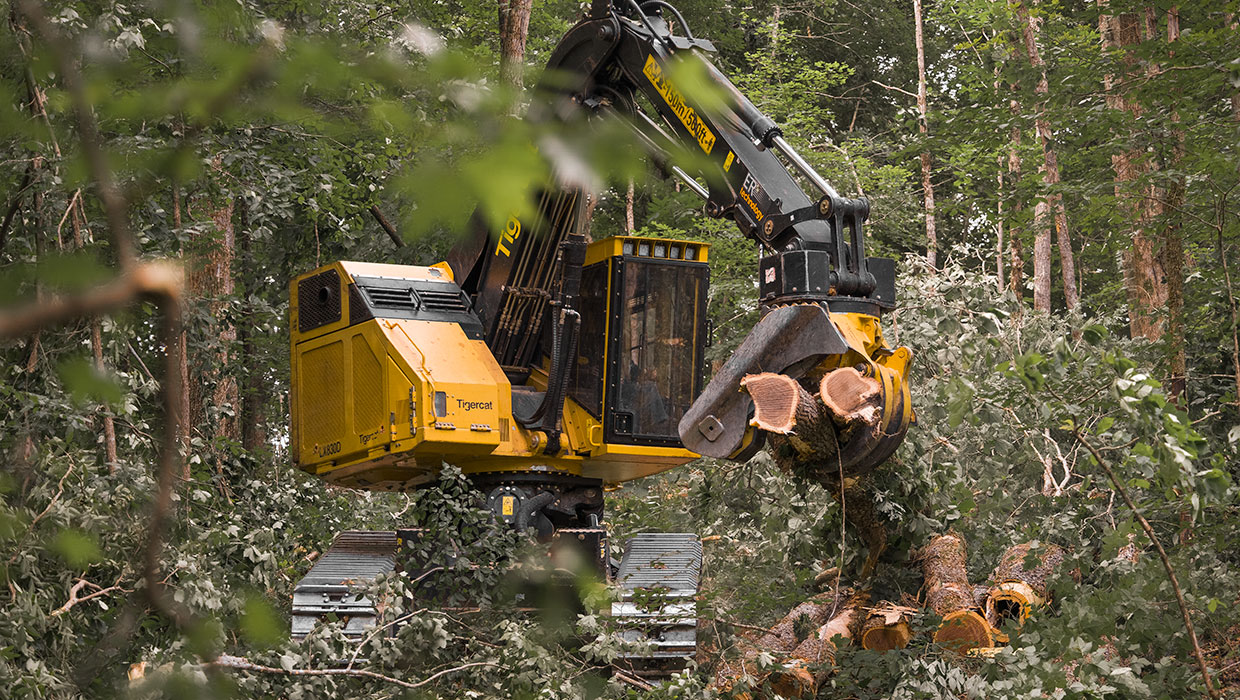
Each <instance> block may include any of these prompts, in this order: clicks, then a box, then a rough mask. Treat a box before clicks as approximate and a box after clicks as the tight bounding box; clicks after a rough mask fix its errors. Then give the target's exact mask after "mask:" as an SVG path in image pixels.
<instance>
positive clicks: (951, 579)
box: [920, 532, 995, 653]
mask: <svg viewBox="0 0 1240 700" xmlns="http://www.w3.org/2000/svg"><path fill="white" fill-rule="evenodd" d="M920 557H921V567H922V573H923V574H924V576H925V587H926V606H927V607H929V608H930V609H931V610H933V611H934V612H935V613H936V614H938V615H940V616H941V617H942V618H943V622H942V624H940V625H939V628H938V629H937V630H935V632H934V641H935V642H937V643H939V644H942V645H944V646H946V647H948V648H950V649H953V650H955V651H957V652H959V653H965V652H967V651H968V650H970V649H975V648H979V647H992V646H994V645H995V638H994V634H993V633H992V631H991V628H990V625H989V624H987V623H986V618H984V617H982V615H981V613H980V612H979V611H978V610H977V608H976V607H975V603H974V596H973V586H971V585H969V572H968V570H967V569H966V568H965V562H966V561H967V555H966V553H965V547H964V539H963V538H961V537H960V535H957V534H956V533H954V532H949V533H947V534H945V535H939V536H938V537H935V538H934V539H932V540H930V542H929V544H927V545H926V546H925V547H923V548H922V550H921V554H920Z"/></svg>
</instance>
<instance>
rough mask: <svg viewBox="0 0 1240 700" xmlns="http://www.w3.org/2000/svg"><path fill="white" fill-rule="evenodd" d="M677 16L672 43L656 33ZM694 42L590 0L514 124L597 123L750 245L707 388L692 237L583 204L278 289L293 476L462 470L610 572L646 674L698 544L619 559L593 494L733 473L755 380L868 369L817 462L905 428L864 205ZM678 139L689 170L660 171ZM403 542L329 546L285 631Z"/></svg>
mask: <svg viewBox="0 0 1240 700" xmlns="http://www.w3.org/2000/svg"><path fill="white" fill-rule="evenodd" d="M670 18H674V19H675V24H676V26H677V27H678V30H679V32H682V33H683V34H681V33H677V34H673V33H672V32H671V31H670V29H669V19H670ZM713 51H714V47H713V46H712V45H711V43H710V42H709V41H707V40H705V39H701V38H697V37H695V36H693V34H692V33H691V31H690V29H689V26H688V24H687V23H686V22H685V21H684V18H683V17H681V16H680V13H679V12H678V11H677V10H676V9H675V8H673V7H672V6H671V5H669V4H668V3H666V2H662V1H661V0H651V1H648V2H643V3H641V4H640V5H639V4H638V2H636V1H635V0H594V2H593V5H592V7H591V9H590V11H589V13H588V14H587V16H586V17H585V18H584V19H583V20H582V21H581V22H579V23H578V24H577V25H576V26H575V27H573V28H572V29H571V30H570V31H569V32H568V34H567V35H566V36H565V37H564V38H563V40H562V41H561V42H560V44H559V45H558V47H557V48H556V50H555V52H554V53H553V54H552V56H551V59H550V62H549V65H548V67H547V71H548V75H549V76H554V78H548V79H545V80H544V81H542V84H541V85H540V86H539V87H538V89H537V91H536V93H535V94H536V98H535V105H534V108H532V110H531V112H532V114H536V115H545V116H542V117H539V116H534V117H532V118H544V119H554V118H557V115H558V116H559V117H561V118H562V116H563V115H565V114H576V115H580V114H582V113H585V114H600V115H604V114H608V113H611V114H614V115H616V116H617V117H619V118H620V119H622V120H624V122H625V123H627V124H628V125H629V126H630V127H631V128H632V130H633V132H634V134H635V136H636V138H637V140H638V141H639V142H640V143H641V144H643V145H644V147H645V148H646V149H647V151H648V156H649V157H650V158H651V160H652V161H653V162H654V163H655V164H656V165H657V166H658V167H659V168H660V170H661V171H662V172H664V173H665V174H666V175H667V176H675V177H678V178H680V179H681V180H682V181H683V183H684V185H685V186H687V187H688V188H689V189H690V190H692V191H693V192H695V193H697V194H698V195H700V196H701V197H702V199H703V200H705V212H706V213H707V214H708V215H710V216H712V217H722V218H728V219H731V220H732V221H733V222H735V223H736V225H737V226H738V227H739V228H740V230H741V231H742V232H743V233H744V234H745V235H746V236H748V237H750V238H752V239H754V240H755V241H757V242H758V243H760V244H761V249H762V254H761V258H760V262H759V269H758V289H759V294H760V301H761V306H762V312H763V315H762V318H761V320H760V321H759V323H758V324H757V325H756V326H755V327H754V328H753V329H752V331H751V332H750V333H749V335H748V336H747V337H746V338H745V340H744V341H743V342H742V343H741V345H740V346H739V348H738V349H737V350H736V352H735V353H734V354H733V355H732V356H731V357H730V359H728V360H727V362H726V363H725V364H724V365H723V366H722V368H721V369H720V370H719V371H718V372H716V374H715V376H714V377H713V378H712V379H711V380H710V381H709V382H708V383H707V382H705V370H706V367H705V363H704V360H703V353H704V350H705V348H706V345H707V342H708V337H707V336H708V324H707V317H706V305H707V297H708V293H707V292H708V284H709V275H710V268H709V263H710V250H709V245H708V244H707V243H702V242H696V241H688V240H667V239H652V238H644V237H635V236H615V237H611V238H605V239H601V240H596V241H594V242H592V243H587V241H586V238H585V237H584V236H583V235H582V234H581V233H580V230H581V225H582V221H583V209H584V207H583V205H584V200H585V196H584V195H583V193H582V192H580V191H578V190H575V189H572V188H569V187H563V186H557V185H552V186H549V187H548V188H547V189H546V190H545V191H544V193H543V195H542V196H541V199H540V202H539V209H538V213H537V216H533V217H527V219H525V220H518V219H516V218H513V219H511V220H509V221H508V223H507V226H506V227H505V228H504V230H502V231H490V230H487V227H486V226H485V225H484V224H483V223H482V219H481V217H478V216H475V217H474V223H473V224H472V225H471V226H472V228H473V230H472V231H470V232H469V233H468V234H467V235H466V236H465V237H464V238H463V239H462V242H461V243H459V244H458V245H457V246H456V248H455V249H454V250H453V251H452V252H451V253H450V255H449V259H448V260H447V261H446V262H443V263H439V264H437V265H432V266H430V267H417V266H403V265H389V264H379V263H364V262H336V263H332V264H330V265H327V266H324V267H321V268H319V269H317V270H314V271H312V272H309V273H306V274H304V275H302V276H300V277H298V278H296V279H295V280H294V281H293V282H292V284H291V289H290V294H291V320H290V331H291V346H292V347H291V350H292V380H291V381H292V397H291V402H290V406H291V412H292V436H291V450H292V452H293V455H294V459H295V461H296V464H297V466H298V467H300V468H301V469H303V470H305V471H307V472H309V473H311V474H314V475H316V476H319V477H321V478H322V479H324V480H326V481H328V482H330V483H332V484H337V485H341V486H347V487H351V488H357V489H370V490H388V491H392V490H395V491H405V490H413V489H417V488H419V487H422V486H425V485H431V484H434V483H435V481H436V479H437V477H438V475H439V472H440V468H441V466H442V464H443V463H445V462H448V463H451V464H454V465H456V466H458V467H459V468H460V469H461V470H462V472H464V473H465V474H466V475H468V476H469V477H470V478H471V479H472V481H473V483H474V484H475V485H476V486H477V488H479V489H480V490H481V491H482V492H484V493H485V494H486V495H487V502H488V504H489V507H490V508H491V509H492V510H493V512H494V514H495V517H496V519H497V520H498V521H501V522H502V523H505V524H507V525H509V526H511V527H515V528H519V529H521V530H525V529H527V528H533V529H534V530H536V531H537V533H538V535H539V537H540V538H541V539H543V540H547V541H559V542H571V543H573V544H575V545H581V546H582V551H584V552H586V553H587V555H588V556H589V557H590V558H591V559H592V560H594V562H595V563H596V564H597V566H598V570H599V572H600V573H601V574H602V575H603V576H604V577H606V578H608V579H611V580H615V581H617V583H618V584H619V585H620V588H621V590H622V592H623V593H624V600H622V601H621V602H619V603H617V604H616V605H615V606H614V608H613V613H614V614H616V615H618V616H621V617H631V618H633V619H635V620H639V621H642V620H644V621H645V622H648V623H652V625H650V626H648V629H649V630H652V631H651V632H650V636H651V641H652V642H653V644H654V647H653V648H654V651H653V652H650V653H649V654H647V655H646V657H647V658H645V659H639V660H638V661H641V660H644V661H650V662H654V663H658V662H671V663H673V664H674V662H676V661H677V660H683V659H685V658H689V657H691V656H692V655H693V653H694V648H695V637H694V631H693V625H694V620H693V618H694V614H693V612H694V611H693V605H692V601H693V596H694V595H695V594H696V592H697V585H698V577H699V571H700V567H701V560H702V556H701V544H700V543H699V541H698V539H697V537H696V536H695V535H692V534H684V533H655V534H645V535H639V536H637V537H635V538H633V539H632V540H631V541H630V542H629V543H628V545H627V547H626V549H625V555H624V558H623V560H622V561H621V562H619V564H618V567H617V566H616V565H615V564H614V563H613V562H612V561H611V560H610V558H609V557H608V554H607V539H606V538H607V535H606V531H605V529H604V527H603V524H602V519H603V507H604V503H603V493H604V485H605V484H612V483H617V482H623V481H628V480H631V479H637V478H640V477H644V476H648V475H651V474H656V473H658V472H662V471H665V470H668V469H671V468H673V467H676V466H679V465H682V464H685V463H687V462H689V461H691V460H694V459H696V458H698V456H699V455H706V456H710V457H716V458H724V459H732V460H745V459H748V458H749V457H750V456H751V455H753V454H754V453H755V452H756V451H757V450H758V449H759V448H760V447H761V446H762V444H763V431H761V430H759V429H757V428H755V427H753V426H752V425H751V419H752V418H753V414H754V407H753V403H752V400H751V399H750V397H749V396H748V394H747V393H745V392H743V391H741V381H742V379H744V378H745V377H746V376H748V375H751V374H757V373H761V372H775V373H780V374H783V375H786V376H788V377H791V378H793V379H798V380H800V381H802V382H803V383H805V384H806V386H809V385H810V383H811V382H812V383H813V385H814V386H817V382H818V381H819V380H820V379H821V378H822V377H823V376H824V375H826V374H828V373H830V372H832V371H833V370H836V369H839V368H850V370H856V371H858V372H860V373H861V375H863V376H865V377H869V378H872V379H874V380H876V381H877V383H878V385H879V386H880V387H881V395H880V396H879V398H878V403H877V406H878V409H879V413H880V414H881V420H878V421H877V422H875V423H874V424H873V426H871V427H870V428H869V429H866V430H854V431H851V432H849V433H847V434H841V436H840V440H839V445H838V450H839V451H838V454H832V455H830V456H829V459H830V460H831V464H833V465H834V464H836V462H837V460H838V462H839V464H840V466H841V468H842V470H843V471H844V472H845V473H846V474H855V473H862V472H864V471H867V470H869V469H870V468H872V467H874V466H876V465H878V464H880V463H881V462H883V461H884V460H886V459H887V457H889V456H890V455H891V453H892V452H893V451H894V450H895V449H896V447H897V446H898V445H899V444H900V442H901V440H902V439H903V437H904V434H905V431H906V429H907V427H908V425H909V422H910V421H911V419H912V411H911V407H910V401H909V394H908V386H907V384H906V383H905V376H906V370H907V366H908V362H909V357H910V355H909V352H908V350H907V349H906V348H897V349H892V348H890V347H889V346H888V345H887V343H886V342H885V341H884V340H883V337H882V333H881V330H880V327H879V316H880V314H881V313H882V312H883V311H884V310H885V309H890V308H892V307H893V305H894V302H895V264H894V261H891V260H887V259H879V258H867V257H866V256H865V233H864V230H865V229H864V227H863V224H864V223H865V221H866V218H867V216H868V213H869V203H868V202H867V201H866V200H865V199H848V198H845V197H841V196H840V195H839V194H838V193H837V192H836V191H835V189H834V188H832V187H831V185H830V184H828V183H827V182H826V180H824V179H823V178H822V177H821V176H820V175H819V174H818V173H816V172H815V171H814V170H813V169H812V168H811V167H810V165H809V164H808V163H806V161H805V160H804V159H803V158H802V157H801V156H800V155H798V154H797V152H796V151H794V150H793V149H792V147H791V146H789V144H788V143H787V142H786V141H785V140H784V138H783V135H782V133H781V131H780V129H779V127H778V126H777V125H776V124H775V123H774V122H773V121H772V120H771V119H770V118H768V117H767V116H765V115H764V114H762V112H761V111H759V110H758V109H757V108H756V107H755V106H754V105H753V104H752V103H751V102H750V101H749V100H748V99H747V98H746V97H745V96H744V95H742V94H741V93H740V92H739V91H738V90H737V89H736V87H735V86H734V85H733V84H732V83H731V82H729V81H728V79H727V78H725V77H724V76H723V75H722V74H721V73H720V72H719V70H718V69H717V68H715V66H714V65H712V64H711V62H710V60H709V58H708V57H709V55H710V54H711V53H712V52H713ZM689 62H692V63H695V64H697V65H696V66H694V67H693V68H694V71H693V73H694V74H695V75H704V76H707V78H708V80H709V82H710V83H712V85H711V87H712V88H713V89H714V91H715V92H717V93H718V94H720V95H722V96H723V98H724V99H723V100H722V101H723V103H724V104H723V105H722V106H720V107H717V108H716V107H715V106H713V105H712V107H711V108H709V109H707V108H704V107H700V106H696V105H694V104H693V103H692V101H691V100H690V99H689V97H687V96H686V92H685V91H684V90H683V88H682V86H678V85H677V84H676V82H675V80H674V79H673V78H670V77H669V75H671V76H675V75H681V74H684V73H685V72H686V71H679V70H676V69H675V68H673V66H675V65H676V64H678V63H689ZM690 92H692V91H690ZM712 102H713V101H712ZM686 148H688V149H692V150H694V151H697V153H696V156H697V157H695V158H691V159H684V161H683V163H682V164H680V165H678V164H673V163H672V156H671V154H673V153H675V152H676V151H678V150H681V149H686ZM785 164H787V165H785ZM682 165H683V167H682ZM789 166H790V167H789ZM792 172H795V173H797V174H798V175H799V176H800V178H802V179H803V180H804V181H805V182H807V183H809V184H810V185H812V187H813V188H814V189H815V190H817V192H816V193H815V194H813V195H811V194H807V193H806V192H805V191H804V190H803V189H802V187H801V186H800V185H798V184H797V180H796V179H794V177H793V175H792ZM416 537H417V531H416V530H412V529H410V530H398V531H394V532H356V531H350V532H344V533H341V534H340V535H338V537H337V539H336V541H335V543H334V544H333V546H332V547H331V549H329V550H328V551H327V552H326V553H325V554H324V555H323V556H322V557H321V558H320V559H319V560H318V562H317V563H316V564H315V566H314V567H313V569H312V570H311V571H310V572H309V573H308V574H307V576H306V577H305V578H304V579H302V581H301V582H300V583H299V584H298V586H297V588H296V592H295V594H294V602H293V632H294V635H295V636H300V635H304V634H306V633H307V632H308V631H309V630H310V629H311V628H312V627H313V626H314V625H315V623H316V622H317V621H318V620H319V619H320V618H323V617H325V616H327V615H335V616H337V617H339V618H342V619H345V620H347V621H348V622H347V626H346V632H347V633H351V634H357V635H360V634H361V633H362V630H363V629H364V628H365V627H366V626H367V625H369V624H370V623H371V622H372V621H373V616H374V615H375V606H374V604H373V603H372V601H369V600H367V599H366V598H365V596H364V595H361V594H359V593H358V592H357V591H356V589H355V588H353V587H352V586H351V584H357V583H359V582H364V581H366V580H369V579H373V578H374V577H375V576H377V575H379V574H381V573H384V572H390V571H393V570H394V569H400V568H402V567H403V568H406V569H408V568H411V565H410V564H409V563H408V562H402V561H400V555H399V554H398V552H399V551H400V543H402V542H403V541H404V540H405V539H406V538H416ZM412 568H416V566H412ZM652 587H658V588H660V589H661V590H663V591H665V592H666V593H667V595H668V596H671V597H672V598H674V599H677V600H679V601H680V602H679V603H678V604H673V605H672V606H670V607H665V608H663V609H662V610H661V611H660V612H659V613H658V614H657V615H655V613H652V612H651V611H649V610H647V609H645V608H643V606H642V605H641V604H640V603H637V602H634V600H635V597H634V594H636V593H638V592H639V591H640V590H641V589H649V588H652ZM637 598H640V596H637ZM652 616H653V617H652ZM634 634H639V633H636V632H635V633H634Z"/></svg>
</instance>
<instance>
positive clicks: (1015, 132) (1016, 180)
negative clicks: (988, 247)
mask: <svg viewBox="0 0 1240 700" xmlns="http://www.w3.org/2000/svg"><path fill="white" fill-rule="evenodd" d="M1009 88H1010V89H1011V91H1012V93H1013V94H1015V93H1016V90H1017V86H1016V85H1011V86H1009ZM1008 113H1009V114H1010V115H1011V117H1012V127H1011V128H1010V129H1009V130H1008V151H1007V174H1008V187H1009V189H1010V190H1011V192H1012V214H1013V217H1012V221H1015V220H1016V217H1018V216H1020V213H1021V211H1022V210H1023V209H1024V205H1023V204H1022V203H1021V199H1020V139H1021V133H1020V124H1019V123H1018V117H1019V115H1020V102H1018V101H1017V100H1016V98H1014V97H1013V98H1012V99H1010V100H1008ZM1008 247H1009V263H1010V267H1009V268H1008V270H1009V273H1008V286H1009V287H1010V288H1011V290H1012V293H1013V294H1015V295H1016V299H1017V300H1018V301H1019V300H1020V299H1021V298H1022V297H1023V296H1024V294H1025V254H1024V250H1022V246H1021V230H1020V228H1018V227H1017V226H1016V224H1015V223H1013V224H1011V225H1010V226H1008ZM1017 308H1020V306H1019V305H1017Z"/></svg>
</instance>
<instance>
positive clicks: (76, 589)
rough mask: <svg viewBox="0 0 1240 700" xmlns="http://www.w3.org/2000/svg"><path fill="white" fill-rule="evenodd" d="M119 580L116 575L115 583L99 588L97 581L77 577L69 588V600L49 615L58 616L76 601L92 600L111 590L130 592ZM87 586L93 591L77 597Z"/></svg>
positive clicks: (71, 607) (76, 602) (70, 607)
mask: <svg viewBox="0 0 1240 700" xmlns="http://www.w3.org/2000/svg"><path fill="white" fill-rule="evenodd" d="M120 581H121V578H120V577H119V576H118V577H117V578H116V583H114V584H112V585H111V586H108V587H107V588H100V586H99V584H97V583H91V582H90V581H87V580H86V579H84V578H80V579H78V580H77V583H75V584H73V587H72V588H70V589H69V600H67V601H65V604H64V605H62V606H60V607H59V608H56V609H55V610H53V611H52V612H51V616H52V617H59V616H60V615H64V614H65V613H67V612H69V611H70V610H71V609H73V606H75V605H77V604H78V603H85V602H86V601H88V600H92V599H94V598H100V597H102V596H105V595H107V594H109V593H112V592H113V591H120V592H122V593H129V592H130V591H129V589H127V588H122V587H121V586H120ZM87 586H91V587H93V588H95V589H96V590H95V591H94V592H93V593H88V594H86V595H84V596H80V597H79V596H78V594H79V593H81V592H82V589H83V588H86V587H87Z"/></svg>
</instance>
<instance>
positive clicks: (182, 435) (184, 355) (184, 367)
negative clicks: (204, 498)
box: [172, 179, 194, 481]
mask: <svg viewBox="0 0 1240 700" xmlns="http://www.w3.org/2000/svg"><path fill="white" fill-rule="evenodd" d="M172 227H173V229H174V230H175V231H176V234H177V236H178V237H180V236H181V235H182V233H183V228H182V227H183V220H182V217H181V183H180V182H178V181H176V180H175V179H174V180H173V182H172ZM181 256H182V258H184V256H185V248H184V247H183V246H182V248H181ZM172 353H173V354H174V355H175V356H176V363H175V364H176V366H177V370H178V371H179V372H180V375H181V376H180V384H181V391H179V392H177V393H178V397H177V404H178V405H177V412H178V413H180V417H181V419H180V420H178V421H176V424H177V444H178V445H179V446H180V449H181V451H182V452H186V451H188V450H189V441H190V432H191V430H192V427H191V426H192V424H193V422H194V421H193V412H192V411H191V410H190V398H189V395H190V386H191V384H190V381H189V336H188V333H187V332H186V330H185V326H184V325H182V326H181V332H180V333H178V334H177V342H176V347H175V348H173V349H172ZM181 469H182V472H181V476H182V478H184V479H186V480H187V481H188V480H189V478H190V477H191V473H190V461H189V460H188V459H183V460H181Z"/></svg>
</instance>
